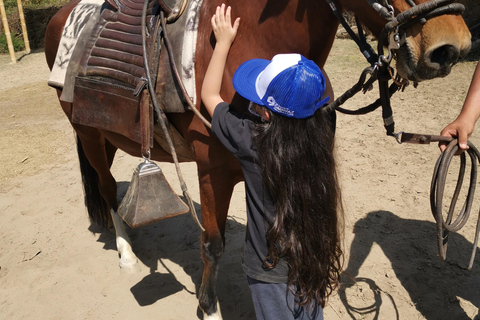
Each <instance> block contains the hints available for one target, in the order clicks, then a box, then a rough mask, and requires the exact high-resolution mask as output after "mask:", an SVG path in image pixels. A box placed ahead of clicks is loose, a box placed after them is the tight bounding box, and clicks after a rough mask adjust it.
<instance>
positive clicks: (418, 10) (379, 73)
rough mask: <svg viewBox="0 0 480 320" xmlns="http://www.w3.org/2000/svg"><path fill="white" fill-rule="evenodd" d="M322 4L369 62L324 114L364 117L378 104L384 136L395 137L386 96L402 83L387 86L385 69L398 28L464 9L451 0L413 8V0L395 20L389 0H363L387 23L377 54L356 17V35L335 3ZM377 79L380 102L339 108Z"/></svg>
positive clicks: (397, 42) (397, 45)
mask: <svg viewBox="0 0 480 320" xmlns="http://www.w3.org/2000/svg"><path fill="white" fill-rule="evenodd" d="M326 1H327V3H328V4H329V5H330V8H331V9H332V12H333V14H334V15H335V17H336V18H337V20H338V21H339V22H340V24H342V26H343V27H344V28H345V30H346V31H347V33H348V34H349V35H350V37H351V38H352V39H353V40H354V41H355V42H356V43H357V46H358V47H359V49H360V51H361V52H362V54H363V55H364V56H365V58H366V59H367V61H368V62H369V63H370V67H368V68H365V70H364V71H363V72H362V75H361V76H360V79H359V81H358V82H357V83H356V84H355V85H354V86H353V87H352V88H351V89H349V90H347V91H346V92H345V93H344V94H343V95H341V96H340V97H339V98H338V99H337V100H335V101H334V102H332V103H331V104H330V105H328V106H326V107H324V108H323V109H324V111H325V112H331V111H333V110H337V111H339V112H342V113H346V114H365V113H368V112H371V111H373V110H375V109H377V108H378V107H379V106H380V105H381V106H382V117H383V122H384V126H385V129H386V133H387V135H389V136H395V133H394V130H395V129H394V121H393V112H392V109H391V105H390V97H391V96H392V95H393V93H395V92H396V91H397V90H398V89H400V88H401V87H402V84H397V83H396V82H395V81H394V83H392V85H390V87H389V86H388V81H389V80H390V79H391V78H392V76H391V75H390V71H391V67H390V66H389V64H390V62H391V60H392V58H393V53H392V50H397V49H399V48H400V45H401V41H402V39H401V35H400V29H402V28H407V27H409V26H411V25H412V24H414V23H425V22H426V20H427V19H431V18H433V17H436V16H439V15H443V14H461V13H463V11H464V10H465V7H464V6H463V5H462V4H459V3H453V2H454V0H431V1H429V2H425V3H422V4H419V5H416V4H415V3H414V2H413V0H405V1H406V2H407V3H408V4H409V5H410V6H411V7H412V8H410V9H408V10H406V11H404V12H402V13H400V14H398V15H397V16H396V17H395V16H394V8H393V6H392V4H391V1H390V0H379V1H376V0H366V1H367V2H368V4H369V5H370V6H371V7H372V8H373V9H374V10H375V11H376V12H377V13H378V14H379V15H380V16H381V17H383V18H384V19H385V20H387V23H386V25H385V27H384V28H383V30H382V32H381V34H380V37H379V39H378V47H377V52H378V53H375V51H374V50H373V49H372V47H371V46H370V45H369V44H368V43H367V41H366V39H365V35H364V33H363V30H362V28H361V25H360V23H359V21H358V18H357V17H355V21H356V24H357V29H358V33H359V35H357V34H355V32H354V31H353V30H352V28H351V27H350V26H349V24H348V23H347V22H346V21H345V19H344V18H343V15H342V12H341V10H339V9H338V8H337V6H336V4H335V0H326ZM385 44H387V45H388V50H389V51H388V56H385V55H384V45H385ZM366 74H370V75H371V78H370V80H369V81H367V82H365V77H366ZM389 75H390V77H389ZM377 80H378V82H379V90H380V99H378V100H377V101H375V102H374V103H372V104H371V105H369V106H367V107H364V108H361V109H358V110H347V109H344V108H341V107H340V105H342V104H343V103H345V101H346V100H348V99H350V98H351V97H353V96H354V95H355V94H357V93H358V92H359V91H360V90H362V89H363V91H364V92H365V91H366V90H368V89H370V88H371V86H372V83H373V82H375V81H377ZM407 83H408V82H407Z"/></svg>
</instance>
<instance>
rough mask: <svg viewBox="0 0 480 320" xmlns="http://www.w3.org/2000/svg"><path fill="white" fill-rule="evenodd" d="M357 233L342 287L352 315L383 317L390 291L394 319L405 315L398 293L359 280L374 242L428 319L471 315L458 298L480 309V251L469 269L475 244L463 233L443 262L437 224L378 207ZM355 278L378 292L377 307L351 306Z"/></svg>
mask: <svg viewBox="0 0 480 320" xmlns="http://www.w3.org/2000/svg"><path fill="white" fill-rule="evenodd" d="M432 221H433V218H432ZM353 232H354V233H355V236H354V239H353V242H352V245H351V248H350V257H349V261H348V266H347V268H346V270H345V276H344V277H342V283H341V287H340V289H339V296H340V299H341V301H342V303H343V304H344V306H345V308H346V309H347V313H348V314H349V316H350V317H351V318H352V319H357V318H362V317H364V315H365V313H375V315H374V319H378V318H379V310H380V307H381V305H382V296H383V297H385V295H386V296H388V299H389V300H391V303H392V304H393V306H394V309H395V311H394V313H396V318H395V317H391V319H401V318H402V317H401V314H400V313H401V310H400V311H399V310H398V309H397V307H396V304H395V298H394V297H393V296H394V293H391V294H390V293H388V292H385V291H383V290H382V289H381V285H377V284H376V283H375V281H374V280H372V279H370V278H367V277H358V278H357V276H358V274H359V270H360V268H361V266H362V264H363V263H364V262H365V260H366V258H367V256H368V255H369V253H370V250H371V248H372V246H373V244H374V243H376V244H378V245H379V246H380V248H381V249H382V251H383V252H384V254H385V256H386V257H387V258H388V260H390V262H391V265H392V268H393V271H394V272H395V275H396V277H397V279H398V280H399V281H400V282H401V284H402V286H403V287H404V288H405V290H406V291H407V292H408V294H409V296H410V298H411V301H412V302H413V304H414V305H415V306H416V308H417V310H418V311H419V312H420V313H421V314H422V315H423V316H424V317H425V318H426V319H435V320H436V319H456V320H464V319H470V317H469V316H468V315H467V314H466V312H465V310H464V309H463V308H462V306H461V304H460V303H461V302H460V300H459V298H458V297H460V298H462V299H464V300H467V301H469V302H470V303H472V304H473V305H474V306H475V307H477V308H478V307H480V275H479V274H478V272H476V270H478V268H480V266H479V264H480V261H479V260H480V259H479V257H478V255H477V256H476V259H475V263H474V266H473V268H472V271H468V270H467V266H468V262H469V260H470V254H471V250H472V246H473V244H472V243H471V242H469V241H468V240H466V239H465V238H464V237H463V236H461V235H458V234H457V233H453V234H452V233H451V234H450V239H449V244H448V250H447V259H446V261H441V260H440V259H439V258H438V255H437V252H438V250H437V246H436V226H435V223H434V222H427V221H419V220H410V219H402V218H400V217H398V216H396V215H394V214H393V213H391V212H389V211H374V212H370V213H369V214H368V215H367V216H366V217H365V218H363V219H361V220H359V221H358V222H356V224H355V226H354V231H353ZM386 276H388V275H386ZM355 278H356V279H355ZM353 279H355V280H356V282H357V284H359V283H360V284H361V283H362V282H363V284H366V285H367V286H368V287H369V290H371V291H372V292H373V293H374V296H375V298H374V300H375V302H374V303H373V305H371V306H370V307H364V308H355V307H352V306H351V305H350V304H349V302H348V297H347V296H349V293H348V291H349V288H352V287H353V286H354V283H355V280H353ZM477 318H478V316H477Z"/></svg>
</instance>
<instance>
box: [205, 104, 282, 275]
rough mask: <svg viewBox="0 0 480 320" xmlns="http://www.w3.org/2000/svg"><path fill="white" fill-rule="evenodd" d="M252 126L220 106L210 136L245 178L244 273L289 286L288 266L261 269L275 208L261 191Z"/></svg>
mask: <svg viewBox="0 0 480 320" xmlns="http://www.w3.org/2000/svg"><path fill="white" fill-rule="evenodd" d="M252 130H253V122H252V120H250V119H248V118H247V117H245V116H244V115H241V114H239V113H237V112H235V111H234V110H233V109H231V108H230V106H229V105H228V103H226V102H222V103H220V104H219V105H218V106H217V107H216V109H215V111H214V113H213V117H212V132H213V133H214V134H215V136H217V137H218V139H220V141H221V142H222V144H223V145H224V146H225V147H226V148H227V149H228V150H229V151H230V152H231V153H233V155H234V156H235V157H236V158H237V159H238V161H239V162H240V165H241V167H242V171H243V175H244V178H245V194H246V202H247V233H246V237H245V249H244V254H243V262H242V265H243V270H244V271H245V273H246V274H247V275H248V276H249V277H251V278H253V279H256V280H260V281H264V282H269V283H286V282H288V265H287V263H286V262H285V261H284V260H280V262H279V263H278V264H277V266H276V267H275V268H273V269H267V268H266V267H264V265H263V261H264V259H265V257H266V256H267V255H268V243H267V232H268V230H269V228H270V226H271V224H272V222H273V217H274V214H275V213H274V205H273V201H272V199H271V197H270V196H269V195H268V193H267V194H266V193H265V192H264V190H263V184H262V172H261V169H260V167H259V166H258V157H257V151H256V148H255V146H254V144H253V141H252Z"/></svg>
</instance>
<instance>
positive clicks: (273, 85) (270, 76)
mask: <svg viewBox="0 0 480 320" xmlns="http://www.w3.org/2000/svg"><path fill="white" fill-rule="evenodd" d="M325 85H326V83H325V76H324V75H323V73H322V71H321V70H320V68H319V67H318V66H317V65H316V64H315V62H313V61H312V60H308V59H307V58H305V57H304V56H302V55H301V54H297V53H288V54H278V55H276V56H274V57H273V59H272V60H271V61H269V60H265V59H252V60H248V61H246V62H244V63H243V64H242V65H240V67H238V69H237V71H235V74H234V75H233V87H234V88H235V90H237V92H238V93H239V94H240V95H241V96H242V97H244V98H246V99H248V100H250V101H252V102H254V103H256V104H258V105H261V106H265V107H267V108H268V109H270V110H271V111H273V112H275V113H278V114H280V115H283V116H286V117H290V118H296V119H303V118H307V117H310V116H311V115H313V114H314V113H315V111H317V110H318V109H319V108H320V107H322V106H324V105H325V104H326V103H327V102H328V100H329V98H328V97H327V98H325V99H323V100H322V97H323V93H324V92H325Z"/></svg>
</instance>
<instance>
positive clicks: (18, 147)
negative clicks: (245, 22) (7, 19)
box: [0, 40, 480, 320]
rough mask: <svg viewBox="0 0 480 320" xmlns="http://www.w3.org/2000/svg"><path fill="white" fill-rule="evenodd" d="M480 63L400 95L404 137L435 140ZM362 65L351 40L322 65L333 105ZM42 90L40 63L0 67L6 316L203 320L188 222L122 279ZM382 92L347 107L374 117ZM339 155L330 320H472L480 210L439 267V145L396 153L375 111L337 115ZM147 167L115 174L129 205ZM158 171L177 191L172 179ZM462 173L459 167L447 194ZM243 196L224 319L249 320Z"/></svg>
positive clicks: (148, 231)
mask: <svg viewBox="0 0 480 320" xmlns="http://www.w3.org/2000/svg"><path fill="white" fill-rule="evenodd" d="M20 56H21V53H19V57H20ZM475 64H476V62H463V63H460V64H459V65H457V66H456V67H455V68H454V69H453V71H452V74H451V75H450V76H448V77H447V78H444V79H436V80H432V81H430V82H428V83H421V84H420V86H419V87H418V88H417V89H414V88H413V86H410V87H408V88H407V89H406V90H405V92H403V93H398V94H397V95H396V96H394V98H393V101H392V104H393V108H394V112H395V120H396V125H397V130H398V131H406V132H420V133H429V134H438V133H439V132H440V130H441V129H442V128H443V127H444V126H445V125H446V124H448V123H449V122H450V121H451V120H453V119H454V118H455V116H456V115H457V114H458V112H459V110H460V108H461V105H462V102H463V100H464V98H465V95H466V92H467V89H468V85H469V83H470V79H471V76H472V74H473V70H474V67H475ZM363 67H365V62H364V61H363V57H362V56H361V54H360V53H358V50H357V49H356V48H355V47H354V43H353V41H349V40H337V41H336V43H335V46H334V49H333V52H332V55H331V57H330V58H329V60H328V62H327V66H326V70H327V72H328V74H329V75H330V78H331V80H332V83H333V86H334V89H335V91H336V92H337V94H340V93H342V92H344V91H345V90H346V89H347V88H348V87H350V86H351V85H353V84H354V83H355V82H356V81H357V77H358V76H359V74H360V71H361V69H363ZM47 78H48V69H47V66H46V64H45V60H44V56H43V53H42V52H36V53H32V54H29V55H26V56H22V58H21V59H20V60H19V61H18V63H17V64H11V63H10V60H9V57H8V55H3V56H0V106H1V107H0V119H1V120H0V132H1V134H0V150H1V152H0V164H1V166H2V167H3V169H2V170H0V181H1V183H0V214H1V217H2V219H1V221H2V223H1V224H0V310H1V312H0V318H1V319H34V318H35V319H153V318H156V319H167V320H168V319H196V318H197V316H198V310H197V298H196V294H197V292H198V288H199V284H200V281H201V274H202V269H203V265H202V261H201V259H200V249H199V239H200V232H199V230H198V229H197V228H196V226H195V224H194V223H193V221H192V219H191V218H190V216H189V215H183V216H180V217H176V218H172V219H169V220H166V221H163V222H160V223H156V224H153V225H150V226H147V227H143V228H140V229H134V230H129V234H130V236H131V238H132V242H133V247H134V250H135V252H136V254H137V256H138V258H139V270H138V271H137V272H136V273H132V274H125V273H122V272H121V271H120V269H119V267H118V256H117V252H116V248H115V239H114V236H113V235H112V234H110V233H109V232H102V231H100V230H99V229H98V228H97V227H95V226H92V225H90V223H89V220H88V217H87V213H86V210H85V207H84V204H83V191H82V186H81V179H80V174H79V166H78V160H77V156H76V150H75V144H74V142H75V138H74V133H73V130H72V129H71V127H70V126H69V124H68V122H67V119H66V117H65V116H64V115H63V113H62V111H61V109H60V107H59V104H58V103H57V101H56V95H55V92H54V90H53V89H51V88H49V87H48V86H47ZM376 94H377V92H376V91H375V90H374V91H372V92H371V93H368V94H367V95H366V96H363V95H362V96H359V97H356V98H355V99H354V100H353V101H352V102H349V103H348V104H347V106H348V107H354V106H357V105H365V104H366V102H367V101H371V100H372V99H373V98H374V97H375V96H376ZM479 137H480V133H479V132H478V131H477V132H476V133H474V136H473V137H472V138H471V141H472V142H473V143H474V144H476V145H480V139H479ZM336 146H337V151H336V156H337V159H338V165H339V175H340V179H341V184H342V190H343V200H344V206H345V237H344V238H345V241H344V243H345V245H344V246H345V254H346V256H345V270H346V273H345V277H344V283H343V284H342V287H341V288H340V290H339V291H338V292H337V293H336V294H335V295H334V296H333V297H332V298H331V299H330V301H329V303H328V306H327V307H326V308H325V318H326V319H408V320H410V319H432V320H433V319H434V320H437V319H440V320H441V319H455V320H462V319H472V318H474V317H475V316H476V315H477V314H478V308H479V306H480V257H478V256H477V258H476V259H475V264H474V267H473V270H471V271H468V270H467V269H466V266H467V264H468V261H469V257H470V252H471V250H472V248H473V237H474V229H475V224H476V219H477V217H476V216H477V214H476V212H478V209H479V208H478V207H479V205H478V203H479V200H478V199H477V200H476V201H475V202H476V203H475V204H474V208H473V211H472V212H473V214H472V217H471V218H470V220H469V222H468V223H467V225H466V226H465V227H464V228H463V229H462V230H461V231H460V232H459V233H458V234H453V235H452V236H451V239H450V244H449V248H448V257H447V261H440V259H439V258H438V255H437V248H436V242H435V241H436V240H435V237H436V231H435V230H436V229H435V223H434V220H433V217H432V215H431V213H430V209H429V187H430V181H431V175H432V171H433V167H434V164H435V161H436V159H437V157H438V156H439V150H438V148H437V146H436V145H399V144H397V143H396V141H395V140H394V139H393V138H390V137H386V136H385V134H384V129H383V126H382V120H381V117H380V113H379V112H374V113H373V114H371V115H366V116H345V115H339V116H338V125H337V138H336ZM454 162H455V164H454V165H452V166H453V167H454V166H456V164H457V163H458V159H456V160H455V161H454ZM139 163H140V160H139V159H135V158H132V157H130V156H127V155H125V154H123V153H121V152H119V153H118V155H117V158H116V160H115V162H114V164H113V171H114V175H115V177H116V179H117V181H118V184H119V190H120V193H121V194H123V193H124V192H125V190H126V188H127V186H128V183H129V181H130V178H131V173H132V172H133V169H134V168H135V167H136V166H137V165H138V164H139ZM161 166H162V169H163V170H164V172H165V175H166V176H167V178H168V179H169V181H170V184H171V185H172V186H173V187H174V188H175V189H176V190H177V192H178V191H179V189H180V188H179V186H178V182H177V179H176V178H175V171H174V168H173V167H172V166H171V165H167V164H162V165H161ZM182 170H183V174H184V176H185V178H186V180H187V184H188V186H189V190H190V191H191V193H192V195H193V198H194V200H195V201H196V202H197V203H198V202H199V196H198V182H197V181H196V167H195V164H192V163H188V164H182ZM455 175H456V172H455V171H454V169H452V174H451V178H449V180H448V186H449V188H450V189H451V188H453V186H452V184H453V182H454V180H455ZM243 192H244V191H243V184H239V185H237V187H236V189H235V192H234V197H233V200H232V203H231V209H230V214H229V218H228V223H227V235H226V236H227V238H226V252H225V254H224V257H223V260H222V263H221V268H220V271H219V279H218V284H217V288H218V296H219V299H220V306H221V311H222V315H223V318H224V319H227V320H234V319H254V311H253V305H252V302H251V298H250V293H249V289H248V286H247V283H246V281H245V275H244V274H243V271H242V268H241V265H240V262H241V252H242V248H243V240H244V232H245V223H246V220H245V213H244V211H245V205H244V193H243ZM477 198H478V196H477ZM353 278H356V282H355V283H354V282H353V281H352V280H351V279H353Z"/></svg>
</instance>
